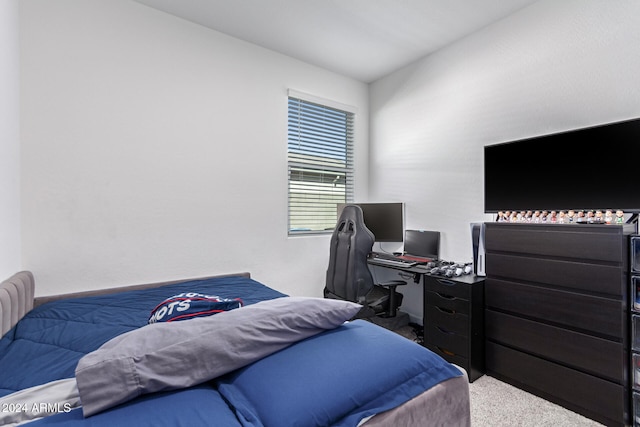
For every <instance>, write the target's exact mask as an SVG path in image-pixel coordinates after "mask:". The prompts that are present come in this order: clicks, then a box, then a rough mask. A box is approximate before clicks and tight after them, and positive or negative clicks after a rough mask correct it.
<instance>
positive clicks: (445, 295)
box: [436, 292, 456, 300]
mask: <svg viewBox="0 0 640 427" xmlns="http://www.w3.org/2000/svg"><path fill="white" fill-rule="evenodd" d="M436 295H438V296H439V297H440V298H444V299H451V300H453V299H456V297H454V296H453V295H447V294H441V293H440V292H436Z"/></svg>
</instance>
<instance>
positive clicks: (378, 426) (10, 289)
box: [0, 271, 471, 427]
mask: <svg viewBox="0 0 640 427" xmlns="http://www.w3.org/2000/svg"><path fill="white" fill-rule="evenodd" d="M229 276H243V277H249V278H250V277H251V275H250V273H248V272H242V273H236V274H223V275H215V276H206V277H198V278H193V279H180V280H172V281H165V282H156V283H146V284H139V285H131V286H123V287H115V288H107V289H100V290H93V291H85V292H74V293H69V294H60V295H52V296H43V297H38V298H34V292H35V279H34V276H33V274H32V273H31V272H30V271H21V272H19V273H16V274H14V275H13V276H11V277H10V278H8V279H7V280H5V281H3V282H2V283H0V337H2V336H3V335H4V334H5V333H6V332H8V331H9V330H10V329H11V328H13V326H15V325H16V323H18V321H19V320H20V319H22V317H24V315H25V314H27V313H28V312H29V311H30V310H31V309H33V308H34V307H37V306H39V305H42V304H45V303H47V302H51V301H56V300H61V299H69V298H79V297H86V296H93V295H105V294H112V293H116V292H122V291H130V290H138V289H150V288H157V287H160V286H166V285H171V284H174V283H179V282H184V281H187V280H200V279H208V278H214V277H229ZM460 370H461V371H462V372H463V373H464V375H463V376H461V377H456V378H452V379H449V380H447V381H443V382H442V383H440V384H438V385H436V386H434V387H432V388H431V389H429V390H427V391H425V392H424V393H422V394H421V395H419V396H416V397H415V398H413V399H411V400H410V401H408V402H406V403H405V404H404V405H402V406H399V407H397V408H394V409H392V410H389V411H387V412H384V413H381V414H378V415H376V416H374V417H372V418H371V419H369V420H368V421H366V422H365V423H363V424H361V427H385V426H389V425H419V424H420V423H421V420H420V419H416V418H415V417H416V414H419V415H418V416H422V415H424V416H425V417H426V418H425V419H424V422H427V423H428V424H429V425H448V426H461V427H468V426H470V425H471V413H470V410H469V408H470V406H469V382H468V377H467V374H466V372H464V369H461V368H460ZM452 396H455V397H456V399H452Z"/></svg>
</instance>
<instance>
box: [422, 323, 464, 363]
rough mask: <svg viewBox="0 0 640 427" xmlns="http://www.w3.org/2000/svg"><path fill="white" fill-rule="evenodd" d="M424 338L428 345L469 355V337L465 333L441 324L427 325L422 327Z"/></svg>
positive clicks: (461, 354)
mask: <svg viewBox="0 0 640 427" xmlns="http://www.w3.org/2000/svg"><path fill="white" fill-rule="evenodd" d="M424 340H425V342H426V343H428V344H429V345H432V346H436V347H438V348H441V349H445V350H447V351H449V352H451V353H454V354H457V355H460V356H463V357H467V358H468V357H469V338H468V337H467V336H466V335H463V334H458V333H455V332H452V331H450V330H447V329H444V328H443V327H441V326H436V325H427V326H425V328H424Z"/></svg>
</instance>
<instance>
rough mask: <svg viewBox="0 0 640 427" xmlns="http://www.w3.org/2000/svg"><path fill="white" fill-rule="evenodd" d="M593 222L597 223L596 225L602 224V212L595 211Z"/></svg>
mask: <svg viewBox="0 0 640 427" xmlns="http://www.w3.org/2000/svg"><path fill="white" fill-rule="evenodd" d="M594 220H595V222H596V223H598V224H600V223H602V222H603V221H604V220H603V218H602V211H601V210H597V211H596V214H595V217H594Z"/></svg>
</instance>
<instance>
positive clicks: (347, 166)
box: [288, 95, 354, 234]
mask: <svg viewBox="0 0 640 427" xmlns="http://www.w3.org/2000/svg"><path fill="white" fill-rule="evenodd" d="M353 119H354V113H353V112H349V111H343V110H340V109H337V108H333V107H329V106H327V105H321V104H318V103H315V102H310V101H307V100H303V99H300V98H298V97H295V96H291V95H290V96H289V105H288V168H289V234H300V233H313V232H320V231H324V230H333V228H334V227H335V224H336V219H337V218H336V204H338V203H345V202H351V201H353Z"/></svg>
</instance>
